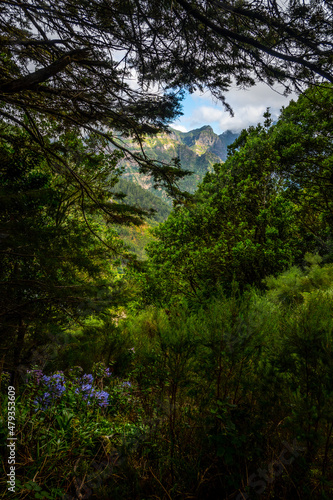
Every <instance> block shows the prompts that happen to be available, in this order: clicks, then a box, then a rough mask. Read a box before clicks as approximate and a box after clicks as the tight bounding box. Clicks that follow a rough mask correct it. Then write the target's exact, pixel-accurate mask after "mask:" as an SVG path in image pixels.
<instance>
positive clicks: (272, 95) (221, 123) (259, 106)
mask: <svg viewBox="0 0 333 500" xmlns="http://www.w3.org/2000/svg"><path fill="white" fill-rule="evenodd" d="M281 94H282V91H281V89H278V88H276V89H275V90H272V89H271V88H270V87H269V86H268V85H266V84H264V83H259V84H258V85H256V86H255V87H252V88H250V89H247V90H239V89H236V88H234V89H231V90H229V92H227V93H226V100H227V102H228V103H229V104H230V105H231V107H232V108H233V110H234V117H232V116H230V114H229V113H228V112H227V111H226V110H225V109H224V107H223V105H222V104H221V103H218V102H216V100H215V102H214V100H213V99H212V97H211V95H210V93H209V92H206V93H204V94H201V93H199V92H195V93H194V94H192V95H190V94H187V96H186V98H185V100H184V101H183V113H184V115H183V116H182V117H180V118H178V119H177V120H176V121H175V122H173V123H172V124H171V127H173V128H176V129H178V130H181V131H183V132H186V131H189V130H193V129H195V128H200V127H202V126H204V125H210V126H211V127H212V128H213V129H214V132H216V133H217V134H221V133H222V132H224V131H225V130H232V131H233V132H239V131H240V130H242V129H243V128H246V127H248V126H249V125H256V124H257V123H259V122H261V121H263V119H262V115H263V113H264V112H265V111H266V108H267V107H270V110H271V114H272V117H273V119H277V117H278V116H279V113H280V109H281V107H282V106H287V105H288V103H289V101H290V100H291V99H292V98H293V99H295V98H296V96H295V94H293V95H291V96H288V97H284V96H283V95H281Z"/></svg>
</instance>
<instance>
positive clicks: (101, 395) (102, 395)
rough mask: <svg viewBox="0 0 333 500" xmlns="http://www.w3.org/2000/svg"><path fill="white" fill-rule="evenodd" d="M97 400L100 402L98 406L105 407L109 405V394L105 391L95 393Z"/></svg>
mask: <svg viewBox="0 0 333 500" xmlns="http://www.w3.org/2000/svg"><path fill="white" fill-rule="evenodd" d="M94 395H95V398H96V399H97V401H98V405H99V406H101V407H103V406H104V407H105V406H107V405H108V399H109V394H108V393H107V392H105V391H98V392H95V394H94Z"/></svg>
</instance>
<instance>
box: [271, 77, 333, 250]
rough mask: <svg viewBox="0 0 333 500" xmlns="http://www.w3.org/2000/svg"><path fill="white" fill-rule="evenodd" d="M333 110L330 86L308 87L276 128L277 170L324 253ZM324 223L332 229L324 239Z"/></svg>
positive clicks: (329, 216)
mask: <svg viewBox="0 0 333 500" xmlns="http://www.w3.org/2000/svg"><path fill="white" fill-rule="evenodd" d="M332 110H333V95H332V87H331V86H327V85H323V86H320V87H313V88H309V89H308V90H307V91H306V92H304V93H303V94H302V95H301V96H300V97H299V99H298V100H297V102H294V101H292V102H291V103H290V104H289V106H288V107H287V108H285V109H283V110H282V113H281V117H280V119H279V121H278V123H277V124H276V126H275V127H274V131H273V135H274V139H273V140H274V148H275V149H276V151H277V152H278V157H279V161H278V165H279V166H278V170H279V172H280V173H281V174H282V175H283V176H284V177H285V178H286V179H288V188H289V193H290V197H292V198H293V199H294V200H297V204H298V205H299V214H298V216H299V217H300V218H302V223H303V224H304V226H306V227H307V228H308V230H309V231H311V233H312V234H313V236H314V237H315V238H317V241H318V243H319V244H320V246H321V251H322V252H324V253H329V252H330V251H331V250H330V248H329V246H328V241H327V239H331V234H332V226H333V203H332V188H333V170H332V158H333V149H332V136H333V119H332ZM323 223H326V224H327V225H328V228H330V229H329V230H328V233H327V235H326V240H324V241H323V239H322V237H321V236H320V228H321V227H322V224H323Z"/></svg>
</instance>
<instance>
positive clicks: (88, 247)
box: [0, 124, 138, 377]
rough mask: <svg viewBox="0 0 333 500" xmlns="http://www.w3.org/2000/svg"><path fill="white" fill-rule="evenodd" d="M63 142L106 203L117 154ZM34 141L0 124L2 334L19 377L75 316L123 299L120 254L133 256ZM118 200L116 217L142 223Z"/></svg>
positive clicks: (5, 350) (11, 367)
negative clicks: (48, 162) (31, 144)
mask: <svg viewBox="0 0 333 500" xmlns="http://www.w3.org/2000/svg"><path fill="white" fill-rule="evenodd" d="M63 141H65V142H66V141H68V142H69V143H70V145H71V149H68V147H66V152H67V154H68V151H69V150H70V151H71V152H72V157H71V162H74V161H77V162H79V167H78V169H79V170H81V178H82V179H84V180H85V181H87V182H88V181H89V182H90V184H93V183H95V184H96V189H95V192H97V193H99V203H100V204H103V203H106V201H105V199H106V197H109V198H110V196H111V195H110V189H111V188H112V186H113V185H114V183H115V181H116V177H115V176H114V172H113V170H114V167H115V164H116V162H117V154H116V155H114V157H113V158H111V157H110V156H109V157H108V162H109V163H108V164H106V163H105V161H104V155H99V154H97V153H94V151H93V150H92V149H91V150H90V152H89V150H88V149H87V148H84V147H83V145H82V143H81V142H80V141H77V140H76V139H75V140H74V139H73V138H72V137H71V136H70V134H69V135H68V136H66V138H63ZM29 142H30V140H29V137H28V136H27V134H26V133H25V132H21V131H19V130H17V129H13V128H12V127H8V126H6V125H4V124H2V125H1V137H0V155H1V167H0V202H1V204H0V262H1V264H0V289H1V293H0V297H1V298H0V311H1V313H0V333H1V351H2V353H3V354H5V355H6V362H5V368H6V369H8V370H10V371H12V374H13V377H14V375H15V374H17V371H19V370H20V367H22V365H25V364H26V363H28V362H30V361H31V359H32V357H33V356H36V355H37V356H38V351H39V354H40V348H41V346H45V344H47V343H50V340H52V339H53V338H54V335H56V334H57V333H59V332H60V331H61V329H62V328H64V327H66V325H68V324H70V322H72V321H80V318H81V319H82V318H83V317H84V316H86V315H87V314H92V313H93V312H94V310H96V309H97V310H100V311H101V310H103V309H105V308H107V307H110V303H112V305H113V306H114V305H116V303H117V301H119V300H120V297H119V293H118V294H116V292H117V290H119V287H120V286H121V285H120V277H119V272H118V270H117V266H118V268H119V267H120V265H121V262H120V261H119V255H121V256H122V259H123V262H125V261H126V260H128V259H129V258H130V255H129V254H128V252H127V250H126V248H125V247H124V245H123V244H122V242H121V241H120V240H119V238H118V236H117V233H116V232H115V231H114V230H111V229H109V228H108V227H107V226H106V225H105V223H104V224H102V223H101V220H98V219H97V218H96V215H94V212H95V211H96V206H95V204H94V203H92V202H91V206H90V205H89V203H87V201H86V200H85V199H84V198H83V197H82V196H81V191H80V189H75V187H77V186H74V187H73V186H71V185H70V184H67V183H66V182H65V181H64V179H63V177H62V176H59V175H58V176H56V175H55V174H52V173H51V171H50V170H49V169H48V168H47V166H46V165H45V159H44V155H43V152H42V151H41V150H40V151H38V150H37V149H36V148H35V149H31V148H29ZM83 151H84V152H85V155H84V158H83V159H82V158H81V155H82V152H83ZM75 152H76V155H74V153H75ZM81 160H82V161H81ZM71 162H69V164H71ZM108 175H111V179H110V181H109V186H108V184H107V183H105V182H106V177H107V176H108ZM100 183H105V184H104V185H103V184H102V185H101V184H100ZM109 203H110V202H109ZM119 207H120V208H119V209H118V217H117V209H115V210H114V216H115V218H116V217H117V218H118V219H119V220H120V221H122V222H126V221H127V222H133V221H134V222H135V221H137V222H138V219H137V217H136V216H135V214H133V213H132V214H130V213H128V210H127V209H126V210H127V212H125V211H124V210H122V205H121V204H119ZM101 241H103V242H104V243H105V244H104V245H103V244H102V242H101ZM117 259H118V264H117ZM53 343H54V340H53Z"/></svg>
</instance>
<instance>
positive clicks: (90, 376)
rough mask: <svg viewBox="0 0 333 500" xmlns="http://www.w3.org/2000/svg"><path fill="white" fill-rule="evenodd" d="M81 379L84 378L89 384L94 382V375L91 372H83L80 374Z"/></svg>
mask: <svg viewBox="0 0 333 500" xmlns="http://www.w3.org/2000/svg"><path fill="white" fill-rule="evenodd" d="M82 380H84V381H85V382H88V383H89V384H92V383H93V382H94V377H93V376H92V375H91V373H87V374H86V373H85V374H84V375H83V376H82Z"/></svg>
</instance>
